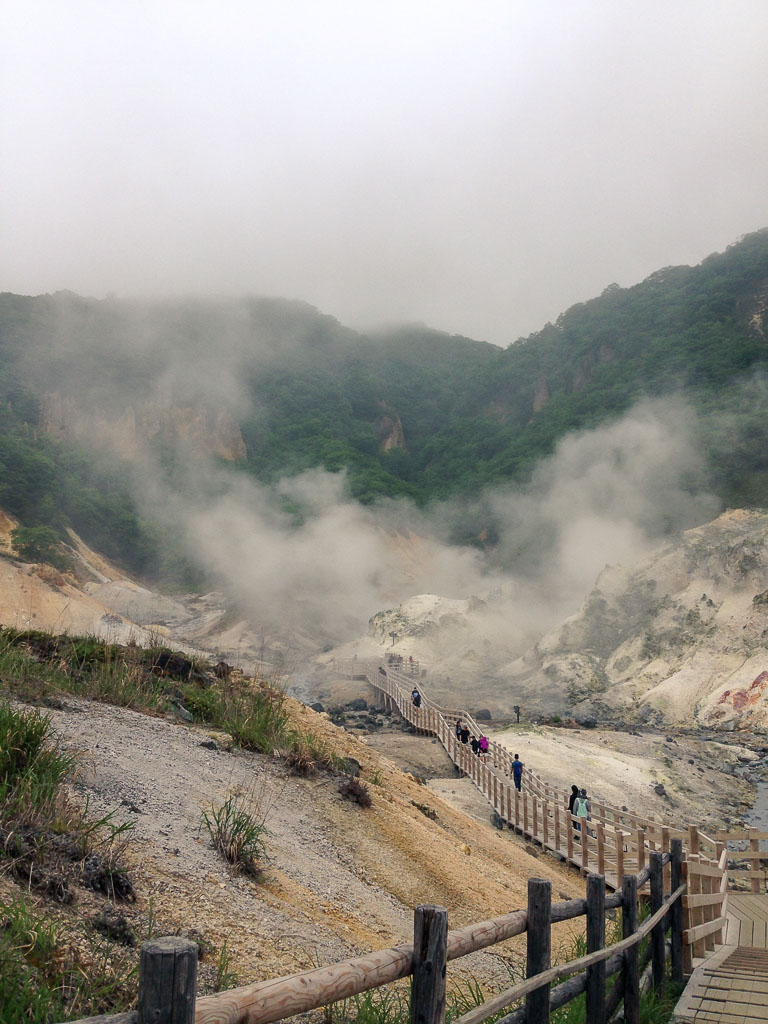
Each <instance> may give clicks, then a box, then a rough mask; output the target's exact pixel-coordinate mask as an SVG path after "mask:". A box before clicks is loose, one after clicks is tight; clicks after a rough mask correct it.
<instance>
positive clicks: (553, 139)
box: [0, 0, 768, 344]
mask: <svg viewBox="0 0 768 1024" xmlns="http://www.w3.org/2000/svg"><path fill="white" fill-rule="evenodd" d="M0 140H1V141H0V290H3V291H15V292H22V293H25V294H36V293H39V292H46V291H55V290H58V289H60V288H71V289H73V290H75V291H78V292H82V293H86V294H90V295H96V296H103V295H105V294H107V293H109V292H114V293H116V294H118V295H124V296H125V295H131V294H147V293H168V292H172V293H175V294H178V293H195V294H212V293H215V294H221V293H224V294H233V295H241V294H246V293H247V294H276V295H285V296H289V297H295V298H301V299H305V300H307V301H308V302H311V303H313V304H315V305H317V306H319V307H320V308H321V309H322V310H323V311H325V312H328V313H332V314H333V315H335V316H337V317H338V318H339V319H340V320H342V321H343V322H345V323H348V324H351V325H352V326H363V325H367V324H373V323H375V322H381V321H390V322H391V321H399V320H422V321H426V322H427V323H429V324H431V325H433V326H435V327H438V328H441V329H443V330H446V331H449V332H451V333H464V334H468V335H469V336H471V337H475V338H482V339H486V340H489V341H493V342H496V343H497V344H507V343H508V342H510V341H512V340H514V339H515V338H516V337H518V336H519V335H521V334H527V333H528V332H529V331H531V330H535V329H537V328H539V327H541V326H543V324H544V323H545V322H546V321H547V320H550V319H554V318H555V317H557V315H558V314H559V313H560V312H562V310H564V309H565V308H567V307H568V306H569V305H571V304H572V303H574V302H576V301H580V300H582V299H586V298H591V297H592V296H593V295H595V294H598V293H599V292H600V291H602V289H603V288H604V287H605V286H606V285H607V284H609V283H611V282H613V281H617V282H618V283H619V284H622V285H629V284H633V283H635V282H636V281H638V280H640V279H642V278H643V277H645V276H646V275H647V274H649V273H651V272H652V271H653V270H656V269H658V268H659V267H662V266H665V265H668V264H672V263H695V262H698V261H699V260H700V259H702V258H703V257H704V256H706V255H707V254H709V253H710V252H712V251H715V250H719V249H722V248H724V247H725V246H726V245H727V244H729V243H730V242H732V241H735V240H736V239H737V238H738V237H739V236H740V235H741V234H743V233H745V232H748V231H752V230H755V229H757V228H760V227H765V226H766V225H768V0H714V2H713V0H661V2H660V0H632V2H624V0H535V2H534V0H527V2H520V0H503V2H502V0H499V2H497V0H472V2H452V0H409V2H401V0H386V2H378V0H354V2H344V0H307V2H298V0H279V2H273V0H217V2H215V3H214V2H210V0H197V2H195V0H183V2H182V0H150V2H142V0H132V2H131V3H126V2H125V0H92V2H89V0H52V2H49V3H46V2H39V0H3V3H2V14H1V16H0Z"/></svg>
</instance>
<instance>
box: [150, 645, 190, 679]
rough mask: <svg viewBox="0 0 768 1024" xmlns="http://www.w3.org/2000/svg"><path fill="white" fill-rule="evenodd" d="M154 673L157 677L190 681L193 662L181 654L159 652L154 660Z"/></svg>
mask: <svg viewBox="0 0 768 1024" xmlns="http://www.w3.org/2000/svg"><path fill="white" fill-rule="evenodd" d="M151 667H152V671H153V672H154V673H155V675H162V676H173V677H174V678H175V679H185V680H186V679H189V677H190V675H191V674H192V662H191V661H190V660H189V658H183V657H182V656H181V655H180V654H173V653H172V652H171V651H158V652H157V653H156V654H155V655H154V657H153V659H152V666H151Z"/></svg>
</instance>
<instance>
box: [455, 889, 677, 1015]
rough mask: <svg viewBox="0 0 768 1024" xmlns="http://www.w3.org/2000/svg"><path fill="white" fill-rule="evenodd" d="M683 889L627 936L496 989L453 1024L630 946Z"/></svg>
mask: <svg viewBox="0 0 768 1024" xmlns="http://www.w3.org/2000/svg"><path fill="white" fill-rule="evenodd" d="M685 889H686V886H685V884H683V885H680V886H678V888H677V889H675V891H674V892H673V893H672V895H671V896H670V897H669V899H668V900H666V901H665V902H664V905H663V906H662V907H661V909H660V910H657V911H656V913H655V914H653V915H652V916H651V917H649V918H648V919H647V920H645V921H643V923H642V925H641V926H640V927H639V928H638V929H637V931H636V932H633V933H632V935H630V936H629V937H628V938H626V939H622V940H621V941H620V942H617V943H616V944H615V945H613V946H604V947H603V949H598V950H597V951H596V952H594V953H588V954H587V955H586V956H580V957H579V958H578V959H577V960H570V961H569V962H568V963H567V964H559V965H558V966H557V967H550V968H549V970H547V971H542V973H541V974H537V975H536V976H535V977H533V978H528V980H527V981H521V982H519V983H518V984H517V985H514V986H513V987H512V988H508V989H507V990H506V991H505V992H500V993H499V995H497V996H494V997H493V999H488V1000H487V1001H486V1002H485V1003H483V1004H482V1005H481V1006H477V1007H474V1009H472V1010H469V1012H468V1013H465V1014H463V1015H462V1016H461V1017H459V1018H458V1019H457V1020H456V1022H455V1024H479V1022H480V1021H482V1020H485V1018H486V1017H490V1016H492V1014H494V1013H498V1011H499V1010H503V1009H504V1008H505V1007H507V1006H509V1005H510V1003H515V1002H517V1000H518V999H522V998H523V996H526V995H528V993H529V992H535V990H536V989H537V988H541V987H542V985H549V984H551V983H552V982H553V981H558V980H559V979H560V978H567V977H568V975H569V974H576V973H577V972H578V971H583V970H586V968H587V967H591V966H592V965H593V964H598V963H601V962H602V961H603V960H607V959H608V958H609V957H611V956H614V955H615V954H617V953H623V952H624V950H626V949H631V947H632V946H635V945H637V943H638V942H641V941H642V940H643V939H644V938H645V937H646V935H649V934H650V932H651V930H652V929H653V927H654V926H655V925H657V924H658V923H659V921H661V920H662V919H663V918H664V917H666V915H667V914H668V913H669V911H670V909H671V908H672V904H673V903H674V902H675V900H677V899H679V898H680V897H681V896H682V895H683V893H684V892H685Z"/></svg>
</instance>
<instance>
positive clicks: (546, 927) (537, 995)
mask: <svg viewBox="0 0 768 1024" xmlns="http://www.w3.org/2000/svg"><path fill="white" fill-rule="evenodd" d="M551 928H552V883H551V882H549V881H547V880H546V879H544V878H529V879H528V935H527V939H528V945H527V962H526V972H525V976H526V978H533V977H534V976H535V975H537V974H541V972H542V971H546V970H548V969H549V967H550V966H551V963H550V956H551V935H550V932H551ZM549 988H550V986H549V985H542V986H541V988H537V989H536V991H535V992H530V993H529V994H528V995H527V996H526V997H525V1021H526V1024H549Z"/></svg>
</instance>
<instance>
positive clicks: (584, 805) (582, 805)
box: [573, 789, 589, 832]
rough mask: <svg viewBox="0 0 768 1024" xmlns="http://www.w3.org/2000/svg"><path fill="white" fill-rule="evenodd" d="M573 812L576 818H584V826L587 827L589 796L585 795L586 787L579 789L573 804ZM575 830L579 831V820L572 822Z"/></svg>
mask: <svg viewBox="0 0 768 1024" xmlns="http://www.w3.org/2000/svg"><path fill="white" fill-rule="evenodd" d="M573 813H574V814H575V815H576V817H577V818H583V819H584V828H585V829H586V828H587V825H586V822H588V821H589V797H588V796H587V791H586V789H580V790H579V795H578V796H577V797H576V800H575V802H574V805H573ZM573 827H574V828H575V829H576V831H577V832H581V822H580V821H577V822H574V826H573Z"/></svg>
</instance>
